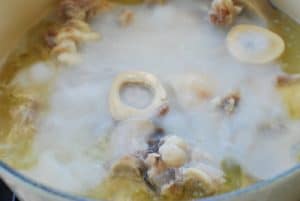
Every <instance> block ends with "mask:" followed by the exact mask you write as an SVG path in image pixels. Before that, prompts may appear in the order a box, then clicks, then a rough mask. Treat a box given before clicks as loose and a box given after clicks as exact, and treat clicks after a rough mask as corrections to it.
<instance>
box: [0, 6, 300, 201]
mask: <svg viewBox="0 0 300 201" xmlns="http://www.w3.org/2000/svg"><path fill="white" fill-rule="evenodd" d="M130 3H137V2H130ZM125 7H126V6H125ZM125 7H117V8H116V9H115V10H114V11H112V12H111V13H106V14H103V15H99V16H96V18H95V19H94V20H93V21H92V28H93V29H94V30H96V31H97V32H99V33H101V34H102V36H103V38H102V40H101V41H100V42H97V43H94V44H89V45H87V46H83V47H82V49H81V50H80V51H81V53H82V57H83V62H82V63H81V64H79V65H76V66H72V67H71V68H62V69H59V70H57V68H56V67H55V66H53V64H51V63H48V62H43V63H38V64H37V63H36V61H37V60H40V59H47V57H48V56H47V55H48V53H47V50H46V52H45V54H40V53H38V52H41V51H36V49H33V50H32V49H31V48H29V49H30V50H29V52H30V54H29V55H26V54H25V56H22V54H20V55H18V56H16V57H17V58H21V59H20V61H21V62H24V63H22V64H23V65H22V64H19V63H18V62H16V61H14V60H13V59H12V63H8V65H7V67H4V69H3V71H2V73H1V74H0V78H2V80H3V83H4V84H7V83H10V82H14V83H17V84H18V85H20V86H21V85H23V86H27V89H26V90H25V92H24V93H25V94H27V95H28V94H31V91H34V94H39V93H40V94H39V96H38V98H37V99H38V100H39V102H41V105H42V109H41V111H42V112H41V114H39V116H38V118H37V119H38V121H37V122H35V123H34V124H35V125H37V126H36V128H35V130H34V131H30V132H29V133H28V134H27V133H22V134H21V135H20V133H13V134H12V135H10V134H9V131H10V130H11V127H12V125H13V124H14V123H15V122H16V119H14V120H13V119H11V117H10V110H11V108H14V107H16V104H17V105H22V104H23V102H22V101H23V100H24V99H21V103H20V100H19V99H13V100H11V99H9V97H10V96H9V95H6V94H7V93H6V92H5V91H10V89H8V90H7V88H5V87H4V90H3V91H4V92H1V93H2V94H1V99H0V101H1V103H3V104H1V105H2V107H1V110H0V112H1V123H3V124H4V125H8V126H7V128H3V129H2V132H1V135H0V139H1V147H0V156H1V159H3V160H4V161H6V162H8V163H9V164H10V165H13V166H14V167H16V168H18V169H21V170H22V171H23V173H25V174H26V175H28V176H30V177H32V178H34V179H36V180H38V181H40V182H42V183H44V184H47V185H50V186H55V188H58V189H61V190H64V191H68V192H72V193H76V194H83V195H88V196H90V197H93V198H106V199H108V200H114V201H117V200H121V198H123V197H128V198H129V200H152V199H153V195H151V192H149V191H148V190H147V188H146V187H145V186H143V185H142V184H141V182H136V181H128V180H113V181H109V182H108V181H106V175H107V174H108V173H109V168H107V164H110V163H111V162H112V161H115V160H116V159H118V158H119V157H121V156H123V155H126V154H130V153H132V152H133V151H135V150H139V149H143V148H144V147H145V146H146V145H145V143H144V142H140V141H138V140H137V139H131V140H128V139H127V138H126V137H127V136H128V135H129V133H128V131H127V130H121V131H122V132H121V134H122V135H123V136H120V137H119V138H114V140H115V141H113V142H112V140H111V135H112V134H111V133H112V132H113V130H114V128H115V122H114V121H113V120H112V118H111V115H110V112H109V110H108V108H109V107H108V94H109V90H110V87H111V84H112V82H113V80H114V78H115V76H116V75H117V74H118V73H121V72H124V71H128V70H141V71H147V72H150V73H153V74H154V75H156V76H157V77H158V78H159V79H160V80H161V82H162V83H163V85H164V86H165V87H166V89H167V92H168V96H169V99H170V112H169V114H168V115H167V116H165V117H164V118H163V119H162V120H161V122H160V126H162V127H163V128H164V129H165V130H166V132H167V133H170V134H175V135H178V136H180V137H182V138H183V139H184V140H186V141H187V142H188V143H190V144H191V146H195V147H200V149H201V150H203V152H205V153H208V154H209V155H210V156H211V157H212V158H213V160H215V161H217V163H219V164H220V165H221V162H222V161H223V159H224V158H226V157H228V156H229V157H231V158H234V160H235V161H237V162H238V163H239V164H240V165H241V167H238V166H235V167H234V168H233V169H235V170H234V171H233V172H234V173H232V172H230V171H228V165H226V164H223V170H224V171H225V174H226V177H227V182H226V185H225V186H224V189H223V191H224V192H225V191H229V190H233V189H236V188H239V187H243V186H246V185H248V184H250V183H252V182H254V179H252V178H250V177H248V176H246V173H245V172H247V174H250V175H252V176H253V177H255V178H257V179H266V178H270V177H272V176H275V175H277V174H279V173H281V172H282V171H284V170H286V169H288V168H290V167H292V166H294V165H295V164H297V157H298V156H297V155H296V154H295V153H294V150H295V149H294V147H297V145H298V144H299V143H300V142H299V138H298V136H297V131H298V130H299V129H300V126H299V121H298V120H296V119H297V118H298V117H299V116H298V115H297V114H298V113H297V111H298V110H299V106H298V104H297V102H298V101H297V100H298V99H293V100H294V101H293V102H292V103H291V102H289V100H290V99H289V97H291V96H292V94H294V93H297V91H298V90H297V88H296V89H293V92H290V91H289V90H291V88H288V89H282V90H281V92H282V94H283V97H284V100H285V102H287V103H288V108H289V110H286V107H285V105H284V104H283V102H282V99H281V96H280V94H279V93H278V90H277V89H276V87H274V86H275V78H276V76H277V75H279V74H281V73H282V70H281V68H280V67H281V66H283V69H284V70H286V71H288V72H298V69H297V67H293V66H296V65H294V64H299V62H298V60H297V58H295V57H294V56H291V55H295V54H297V52H298V51H299V48H297V47H299V46H296V45H295V44H298V39H299V38H297V37H296V38H294V39H293V38H292V36H295V35H297V33H298V32H299V30H298V28H299V26H296V25H295V24H294V22H291V21H288V22H287V23H286V24H284V26H287V27H289V31H286V30H285V31H283V30H284V29H281V28H282V26H283V24H282V23H283V21H286V17H285V16H283V15H280V16H279V15H278V16H277V17H278V18H276V19H275V21H274V22H271V28H272V29H273V30H274V31H276V32H278V33H279V34H282V36H283V38H284V40H286V43H287V44H289V42H290V43H292V45H291V46H289V45H288V46H287V51H286V53H285V54H284V55H283V57H282V58H281V62H274V63H271V64H266V65H259V66H255V65H248V64H242V63H239V62H238V61H236V60H235V59H234V58H233V57H232V56H231V55H230V54H229V53H228V51H227V48H226V44H225V38H226V34H227V31H228V30H227V29H221V28H218V27H215V26H213V25H211V24H210V23H209V20H208V17H207V13H208V10H209V3H207V4H206V3H201V4H200V3H199V2H198V1H193V0H190V1H184V2H183V1H179V0H178V1H176V0H175V1H172V3H169V4H166V5H165V6H154V7H150V8H149V7H148V6H144V5H137V6H133V7H129V9H130V10H132V11H133V12H134V15H135V18H134V22H133V24H131V25H130V26H128V27H122V26H120V25H119V23H118V20H119V16H120V13H121V12H122V9H124V8H125ZM276 20H278V21H276ZM239 23H250V24H257V25H262V26H267V24H266V23H265V22H264V21H261V20H259V19H257V18H256V17H254V18H252V17H249V16H247V17H245V16H242V17H240V18H239V19H238V21H237V24H239ZM289 32H291V33H292V34H287V33H289ZM25 47H26V45H25ZM42 49H43V48H42ZM43 52H44V51H43ZM24 57H25V58H28V59H24ZM14 62H16V63H14ZM282 63H287V65H286V66H285V65H282ZM32 64H33V65H32ZM12 67H13V68H12ZM41 77H42V78H41ZM32 78H34V79H32ZM199 80H204V81H203V82H202V81H200V82H199ZM203 83H204V84H203ZM198 85H199V86H200V88H201V87H205V89H208V90H209V91H210V93H211V96H212V97H211V99H213V98H214V97H223V96H224V95H227V94H228V93H229V92H231V91H235V90H237V91H239V92H240V94H241V102H240V105H239V107H238V109H237V111H236V112H235V113H234V114H233V115H225V114H224V113H222V112H220V111H218V110H216V108H215V107H214V106H213V104H212V103H211V99H208V100H206V101H202V100H201V99H199V96H198V95H197V93H195V90H196V91H197V90H198V87H197V86H198ZM28 86H29V87H28ZM195 86H196V87H195ZM28 89H30V90H28ZM22 90H23V89H22ZM295 91H296V92H295ZM22 93H23V92H22ZM22 93H21V94H22ZM18 94H19V93H18ZM126 94H127V95H126ZM132 94H133V95H132ZM148 95H149V94H145V93H144V92H141V91H140V89H136V90H133V91H125V92H124V98H125V99H126V100H127V101H128V102H129V103H130V104H133V103H137V104H141V105H140V107H144V106H145V105H147V104H148V102H147V99H148V98H149V96H148ZM134 96H135V97H134ZM26 97H27V96H26ZM30 97H31V96H30ZM35 97H36V96H35ZM140 97H146V98H145V99H143V100H142V101H140V100H139V99H138V98H140ZM293 97H294V96H293ZM296 97H298V96H296ZM135 98H137V99H135ZM29 99H30V98H29ZM45 99H46V100H45ZM27 100H28V98H27V99H26V98H25V101H27ZM16 101H17V102H16ZM270 103H272V104H270ZM4 105H6V106H4ZM288 111H290V114H291V115H292V116H293V117H295V118H294V119H295V120H290V116H289V113H288ZM2 114H3V115H2ZM20 136H21V137H20ZM129 136H130V135H129ZM126 139H127V140H126ZM16 142H17V143H21V145H19V144H16ZM11 144H15V145H18V146H13V147H15V148H14V149H11V148H7V147H6V146H10V145H11ZM262 150H264V151H262ZM8 153H9V154H8ZM24 153H26V157H25V159H26V160H25V161H23V160H20V159H21V158H24V155H23V154H24ZM10 157H12V158H10ZM16 161H17V162H16ZM28 161H29V162H28ZM240 168H242V169H240ZM226 170H227V171H226ZM62 177H63V179H60V180H57V179H56V178H62ZM116 186H119V187H120V189H122V188H124V187H125V186H126V189H127V188H128V189H129V190H128V191H124V192H123V191H117V192H118V193H116V189H117V188H115V187H116ZM136 188H138V189H139V190H136ZM130 189H135V190H132V191H131V190H130Z"/></svg>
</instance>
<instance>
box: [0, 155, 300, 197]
mask: <svg viewBox="0 0 300 201" xmlns="http://www.w3.org/2000/svg"><path fill="white" fill-rule="evenodd" d="M0 169H2V170H3V171H4V172H6V173H7V174H9V175H11V176H13V177H15V178H16V179H18V180H19V181H21V182H24V183H26V184H28V185H29V186H31V187H33V188H36V189H37V190H41V191H42V192H45V193H46V194H49V195H52V196H57V197H58V198H63V199H66V200H69V201H99V200H95V199H90V198H86V197H82V196H78V195H73V194H71V193H66V192H63V191H60V190H58V189H55V188H52V187H48V186H46V185H44V184H41V183H39V182H37V181H34V180H32V179H30V178H28V177H26V176H24V175H23V174H21V173H20V172H18V171H16V170H15V169H13V168H11V167H10V166H8V165H7V164H6V163H4V162H3V161H1V160H0ZM298 171H300V164H299V165H296V166H294V167H293V168H291V169H289V170H287V171H285V172H283V173H282V174H279V175H277V176H275V177H272V178H270V179H266V180H262V181H259V182H257V183H255V184H253V185H250V186H248V187H246V188H242V189H239V190H236V191H232V192H229V193H224V194H221V195H216V196H212V197H207V198H202V199H199V201H200V200H201V201H221V200H230V198H234V197H238V196H241V195H242V194H246V193H250V192H256V191H259V190H261V189H263V188H264V187H267V186H269V185H271V184H273V183H274V182H276V181H278V180H281V179H284V178H285V177H288V176H290V175H292V174H293V173H296V172H298ZM12 190H13V189H12Z"/></svg>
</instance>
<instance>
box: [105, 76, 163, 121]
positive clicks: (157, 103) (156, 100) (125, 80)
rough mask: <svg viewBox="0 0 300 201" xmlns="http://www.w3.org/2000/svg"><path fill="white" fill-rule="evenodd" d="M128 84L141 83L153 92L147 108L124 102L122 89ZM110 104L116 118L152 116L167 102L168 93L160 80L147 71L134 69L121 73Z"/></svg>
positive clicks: (112, 113) (114, 86) (116, 80)
mask: <svg viewBox="0 0 300 201" xmlns="http://www.w3.org/2000/svg"><path fill="white" fill-rule="evenodd" d="M126 84H141V85H143V86H145V87H147V88H149V89H150V90H151V91H152V93H153V100H152V101H151V103H150V104H149V105H148V106H147V107H146V108H142V109H139V108H135V107H133V106H130V105H127V104H126V103H123V102H122V100H121V97H120V89H121V88H122V86H124V85H126ZM109 104H110V105H109V106H110V112H111V115H112V117H113V118H114V119H115V120H119V121H120V120H126V119H129V118H132V117H135V116H142V117H151V115H153V114H155V113H156V112H157V113H159V110H160V109H161V108H164V107H165V106H166V105H167V104H168V101H167V93H166V91H165V89H164V88H163V86H162V84H161V83H160V81H159V80H158V79H157V78H156V77H155V76H154V75H152V74H150V73H147V72H140V71H133V72H124V73H121V74H119V75H118V76H117V77H116V79H115V81H114V82H113V84H112V88H111V91H110V96H109Z"/></svg>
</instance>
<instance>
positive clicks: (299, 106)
mask: <svg viewBox="0 0 300 201" xmlns="http://www.w3.org/2000/svg"><path fill="white" fill-rule="evenodd" d="M115 2H121V3H126V4H136V3H140V2H141V0H115ZM264 5H266V4H264ZM268 6H269V5H268ZM261 8H264V9H266V10H268V12H267V17H269V21H268V22H269V26H270V29H272V30H273V31H274V32H276V33H278V34H279V35H281V36H282V37H283V39H284V40H285V43H286V51H285V53H284V54H283V56H282V57H281V58H280V62H281V63H282V68H283V69H284V70H285V71H286V72H289V73H296V72H300V65H299V64H300V38H299V37H297V36H299V35H300V27H299V25H298V24H297V23H296V22H294V21H293V20H291V19H290V18H289V17H287V16H286V15H284V14H282V13H280V12H278V11H274V10H272V12H269V11H270V7H268V8H267V7H261ZM51 24H52V25H53V23H49V22H45V21H43V22H41V23H40V24H39V25H37V26H36V27H34V28H33V29H32V30H30V31H29V33H28V34H27V36H26V37H25V38H24V39H23V41H22V42H21V44H20V46H19V47H18V48H17V49H16V50H15V51H14V52H13V53H12V54H11V56H10V57H9V58H8V60H7V62H6V64H5V65H4V67H3V68H2V71H1V72H0V80H1V83H0V84H1V86H2V87H1V89H0V114H1V115H0V123H1V125H3V126H1V128H0V158H1V160H3V161H5V162H7V163H8V164H9V165H11V166H12V167H14V168H17V169H26V168H29V167H31V166H32V165H33V164H34V163H35V162H36V161H35V155H34V153H33V152H32V150H31V147H32V142H33V137H34V134H35V130H34V129H27V130H26V131H27V132H24V129H22V128H18V129H15V130H13V129H11V128H12V127H13V125H18V122H17V120H15V119H12V118H11V117H10V111H11V110H13V109H14V108H15V107H17V106H19V105H21V104H24V102H26V98H25V99H23V98H20V97H19V96H18V94H19V92H18V91H14V90H11V89H10V88H7V87H6V84H7V83H9V82H10V81H11V80H12V79H13V78H14V77H15V76H16V74H17V73H18V72H19V71H20V70H22V69H25V68H27V67H29V66H30V65H31V64H33V63H35V62H37V61H40V60H47V59H48V58H49V50H48V48H47V47H46V46H45V45H44V43H43V34H44V33H45V31H46V30H47V28H48V27H49V25H51ZM35 90H37V91H39V92H40V93H42V94H44V95H45V96H44V97H47V96H46V94H47V93H46V92H47V90H48V88H47V87H45V86H44V87H40V88H39V89H35ZM299 91H300V84H294V85H291V86H285V87H283V88H281V89H280V92H281V93H282V96H283V99H284V101H285V102H286V103H287V108H288V110H289V112H290V114H291V117H293V118H300V94H299ZM22 93H25V94H26V93H30V89H29V90H26V91H24V92H22ZM42 102H43V103H44V104H46V102H47V101H46V98H45V100H42ZM24 156H26V157H24ZM232 164H233V165H232ZM223 170H224V172H225V179H226V182H225V184H224V186H223V187H222V189H221V191H220V192H219V193H223V192H228V191H232V190H235V189H238V188H241V187H245V186H248V185H250V184H251V183H254V182H255V179H253V178H251V177H249V176H247V175H246V174H245V173H244V172H243V171H242V169H241V168H240V167H239V166H238V165H237V164H234V163H231V165H230V164H228V163H226V162H224V163H223ZM87 196H89V197H91V198H97V199H105V200H114V201H119V200H124V199H125V200H131V201H139V200H143V201H152V200H155V199H156V200H157V198H156V197H155V196H154V194H153V192H151V191H149V190H148V188H147V187H146V186H145V184H144V183H143V182H142V181H136V180H129V179H124V178H113V179H110V180H106V181H104V182H103V183H101V184H99V186H98V187H97V188H95V189H93V190H91V191H90V192H88V193H87ZM160 199H162V200H164V201H167V200H172V199H174V198H160ZM185 199H186V197H185Z"/></svg>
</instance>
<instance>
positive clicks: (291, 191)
mask: <svg viewBox="0 0 300 201" xmlns="http://www.w3.org/2000/svg"><path fill="white" fill-rule="evenodd" d="M53 4H54V1H53V0H52V1H51V0H26V1H24V0H9V1H2V5H1V7H0V13H1V14H2V17H1V19H0V27H1V28H0V38H1V44H0V62H1V63H3V62H4V61H5V58H6V56H7V55H8V54H9V52H10V50H12V49H13V48H14V46H15V45H16V43H17V42H18V40H19V39H20V38H21V37H22V36H23V34H24V33H25V32H26V30H28V29H29V28H30V27H31V26H32V25H34V24H35V23H36V22H38V21H39V19H41V18H42V17H43V16H44V15H46V14H47V12H48V10H49V8H51V6H53ZM273 4H274V6H275V7H277V8H279V9H282V10H283V11H284V12H286V13H287V14H288V15H289V16H291V17H292V18H294V19H295V20H296V21H297V22H300V12H299V10H300V2H299V1H298V0H285V1H282V0H273ZM274 9H275V8H274ZM1 63H0V64H1ZM0 178H1V179H3V180H4V181H5V182H6V183H7V184H8V185H9V187H10V188H11V189H12V190H13V191H14V192H15V193H16V194H17V196H18V197H19V198H20V199H21V200H23V201H89V200H91V199H87V198H84V197H79V196H76V195H71V194H68V193H65V192H61V191H60V190H59V189H54V188H50V187H47V186H44V185H42V184H40V183H39V182H38V181H33V180H31V179H29V178H27V177H25V176H24V175H22V174H21V173H20V172H18V171H16V170H14V169H12V168H11V167H9V166H8V165H6V164H5V163H4V162H1V161H0ZM57 179H58V180H59V179H60V178H57ZM299 186H300V165H298V166H296V167H294V168H292V169H290V170H287V171H286V172H283V173H282V174H280V175H278V176H276V177H274V178H270V179H268V180H264V181H260V182H258V183H256V184H254V185H252V186H249V187H247V188H244V189H240V190H237V191H234V192H230V193H226V194H222V195H218V196H214V197H210V198H205V199H201V200H203V201H218V200H224V201H299V200H300V190H299ZM0 196H1V195H0Z"/></svg>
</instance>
